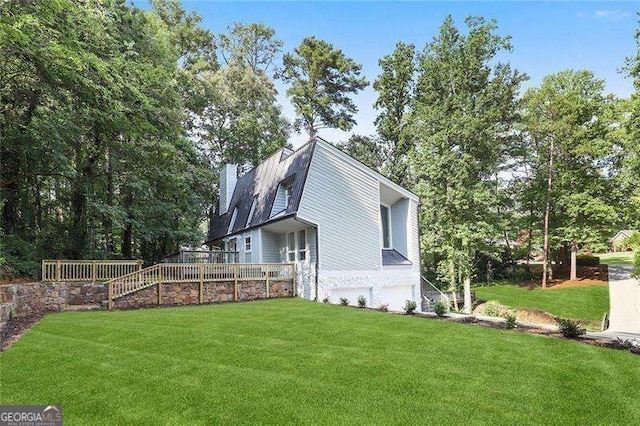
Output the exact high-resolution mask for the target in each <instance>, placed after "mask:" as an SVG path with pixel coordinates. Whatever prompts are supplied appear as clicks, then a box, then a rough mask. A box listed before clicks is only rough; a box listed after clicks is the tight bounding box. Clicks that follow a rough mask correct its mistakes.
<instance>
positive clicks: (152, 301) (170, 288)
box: [113, 280, 293, 309]
mask: <svg viewBox="0 0 640 426" xmlns="http://www.w3.org/2000/svg"><path fill="white" fill-rule="evenodd" d="M233 286H234V283H233V282H232V281H231V282H205V283H203V286H202V303H203V304H204V303H220V302H232V301H234V288H233ZM269 287H270V289H269V298H277V297H290V296H292V295H293V285H292V280H278V281H272V282H270V283H269ZM161 292H162V305H169V306H171V305H173V306H176V305H198V304H200V285H199V284H198V283H187V284H162V289H161ZM266 298H267V288H266V283H265V282H264V281H238V301H248V300H256V299H266ZM157 305H158V286H157V285H153V286H151V287H148V288H146V289H144V290H140V291H137V292H135V293H131V294H128V295H126V296H124V297H121V298H119V299H116V300H114V301H113V307H114V308H115V309H131V308H143V307H150V306H157Z"/></svg>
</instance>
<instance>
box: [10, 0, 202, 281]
mask: <svg viewBox="0 0 640 426" xmlns="http://www.w3.org/2000/svg"><path fill="white" fill-rule="evenodd" d="M154 4H155V6H156V9H152V10H142V9H139V8H136V7H135V6H130V5H127V4H126V3H125V2H124V1H109V2H72V1H67V0H43V1H39V2H9V3H6V2H5V3H3V4H2V5H0V8H1V9H2V13H0V50H1V51H2V52H3V61H2V63H1V64H0V120H1V121H2V123H1V125H0V128H1V130H0V132H2V134H1V135H0V157H1V158H2V167H1V168H0V173H1V178H0V182H1V184H0V190H1V191H2V198H3V199H5V200H6V202H5V203H4V205H3V212H2V214H3V225H4V231H5V234H6V238H5V241H4V242H5V244H4V246H3V251H4V255H5V256H4V257H5V258H6V259H7V264H8V266H9V267H10V268H11V269H12V271H11V272H12V273H15V274H31V275H37V274H38V264H39V263H40V262H39V260H40V259H42V258H43V257H45V256H46V257H72V258H83V257H91V258H96V257H121V256H124V257H131V256H142V257H143V258H144V259H145V260H148V261H153V260H158V259H159V258H161V257H162V256H163V255H164V254H166V252H167V251H173V250H174V249H175V247H176V246H179V245H180V244H182V243H195V242H199V241H201V240H202V238H203V234H202V232H201V231H200V230H199V227H198V225H199V222H200V221H201V220H202V219H203V211H204V210H205V205H206V203H207V198H206V197H205V195H208V192H209V188H210V187H211V184H210V181H211V175H210V173H209V169H208V168H207V164H206V163H205V162H204V161H203V160H204V159H203V158H202V155H200V154H199V153H198V151H197V150H196V147H195V145H194V144H193V143H192V142H191V141H190V140H188V139H187V138H186V137H185V136H186V132H185V122H186V111H187V110H188V109H189V106H188V104H189V102H188V101H187V95H186V94H187V93H190V92H193V87H194V81H196V80H197V77H198V75H199V73H200V71H199V70H200V69H201V65H199V64H202V63H204V62H205V59H206V58H210V57H211V48H212V46H213V38H212V34H211V33H210V32H208V31H206V30H203V29H202V28H200V27H198V22H199V18H198V17H197V16H195V15H193V14H188V13H186V12H185V11H184V10H183V9H181V8H180V7H179V4H178V3H177V2H175V1H171V2H161V1H157V2H155V3H154ZM179 64H180V66H179Z"/></svg>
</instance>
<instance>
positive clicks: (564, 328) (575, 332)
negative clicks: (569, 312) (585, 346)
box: [556, 317, 586, 339]
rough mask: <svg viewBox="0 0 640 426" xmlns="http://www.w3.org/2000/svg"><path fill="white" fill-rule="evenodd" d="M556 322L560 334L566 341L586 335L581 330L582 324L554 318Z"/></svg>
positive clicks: (582, 329) (583, 330)
mask: <svg viewBox="0 0 640 426" xmlns="http://www.w3.org/2000/svg"><path fill="white" fill-rule="evenodd" d="M556 322H557V323H558V329H559V330H560V333H562V335H563V336H564V337H566V338H568V339H575V338H577V337H580V336H581V335H583V334H585V333H586V330H585V329H584V328H582V324H580V322H578V321H573V320H570V319H567V318H558V317H556Z"/></svg>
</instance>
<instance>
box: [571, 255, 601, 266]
mask: <svg viewBox="0 0 640 426" xmlns="http://www.w3.org/2000/svg"><path fill="white" fill-rule="evenodd" d="M576 265H578V266H598V265H600V258H599V257H598V256H591V255H588V254H579V255H577V256H576Z"/></svg>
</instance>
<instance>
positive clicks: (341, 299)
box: [340, 297, 349, 306]
mask: <svg viewBox="0 0 640 426" xmlns="http://www.w3.org/2000/svg"><path fill="white" fill-rule="evenodd" d="M340 304H341V305H342V306H347V305H348V304H349V299H347V298H346V297H341V298H340Z"/></svg>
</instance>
